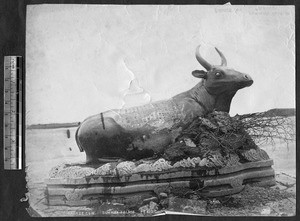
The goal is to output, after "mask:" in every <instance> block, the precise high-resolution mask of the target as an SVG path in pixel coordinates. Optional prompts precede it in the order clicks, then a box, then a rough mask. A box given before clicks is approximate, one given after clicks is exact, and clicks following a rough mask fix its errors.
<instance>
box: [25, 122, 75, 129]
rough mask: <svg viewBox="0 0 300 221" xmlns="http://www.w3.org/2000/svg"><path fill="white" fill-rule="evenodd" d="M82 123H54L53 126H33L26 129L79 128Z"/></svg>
mask: <svg viewBox="0 0 300 221" xmlns="http://www.w3.org/2000/svg"><path fill="white" fill-rule="evenodd" d="M79 125H80V122H73V123H52V124H32V125H29V126H27V127H26V129H57V128H68V127H78V126H79Z"/></svg>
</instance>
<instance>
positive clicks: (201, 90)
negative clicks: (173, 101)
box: [187, 82, 216, 112]
mask: <svg viewBox="0 0 300 221" xmlns="http://www.w3.org/2000/svg"><path fill="white" fill-rule="evenodd" d="M187 92H188V94H189V95H190V97H191V98H192V99H193V100H195V101H196V102H197V103H198V104H200V105H201V106H202V107H203V108H204V109H205V111H206V112H211V111H213V110H214V106H215V103H216V96H214V95H211V94H209V93H208V91H207V90H206V88H205V86H204V85H203V82H200V83H198V84H197V85H196V86H195V87H193V88H192V89H190V90H189V91H187Z"/></svg>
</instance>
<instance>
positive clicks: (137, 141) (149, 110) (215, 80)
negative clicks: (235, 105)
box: [76, 45, 253, 163]
mask: <svg viewBox="0 0 300 221" xmlns="http://www.w3.org/2000/svg"><path fill="white" fill-rule="evenodd" d="M199 48H200V45H199V46H198V47H197V49H196V58H197V60H198V62H199V63H200V64H201V65H202V66H203V67H204V68H205V69H206V70H207V71H203V70H201V71H200V70H195V71H193V72H192V75H193V76H194V77H197V78H201V79H202V81H200V82H199V83H198V84H197V85H196V86H194V87H193V88H192V89H190V90H188V91H186V92H183V93H180V94H178V95H176V96H174V97H172V98H170V99H168V100H162V101H157V102H153V103H150V104H146V105H143V106H138V107H131V108H126V109H116V110H110V111H106V112H103V113H100V114H97V115H93V116H90V117H88V118H87V119H85V120H84V121H83V122H82V123H81V125H80V126H79V127H78V129H77V131H76V142H77V145H78V147H79V149H80V151H81V152H82V151H85V153H86V162H87V163H96V162H99V159H102V160H105V159H111V158H124V159H141V158H144V157H150V156H153V155H154V154H155V153H159V152H162V151H163V150H164V148H166V147H167V146H168V145H170V144H171V143H172V142H174V138H175V137H176V136H177V135H178V131H176V130H173V129H171V128H172V126H173V125H174V124H177V123H180V122H187V121H189V120H191V119H193V118H194V117H197V116H204V115H206V114H207V113H209V112H211V111H213V110H216V111H225V112H229V109H230V104H231V100H232V98H233V96H234V95H235V93H236V92H237V91H238V90H239V89H241V88H244V87H248V86H250V85H252V83H253V80H252V79H251V77H250V76H249V75H247V74H244V73H240V72H238V71H235V70H233V69H230V68H227V67H226V66H227V62H226V58H225V57H224V55H223V54H222V52H221V51H219V50H218V49H217V48H215V49H216V51H217V52H218V54H219V55H220V57H221V60H222V63H221V65H211V64H210V63H208V62H207V61H206V60H204V58H202V57H201V55H200V52H199ZM176 133H177V134H176Z"/></svg>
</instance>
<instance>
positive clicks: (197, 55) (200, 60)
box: [196, 45, 212, 71]
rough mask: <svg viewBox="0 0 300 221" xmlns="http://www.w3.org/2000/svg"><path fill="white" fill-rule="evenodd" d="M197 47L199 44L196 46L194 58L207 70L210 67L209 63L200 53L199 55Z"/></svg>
mask: <svg viewBox="0 0 300 221" xmlns="http://www.w3.org/2000/svg"><path fill="white" fill-rule="evenodd" d="M199 48H200V45H199V46H198V47H197V48H196V58H197V60H198V61H199V63H200V64H201V65H202V66H203V67H204V68H205V69H206V70H207V71H209V70H210V69H211V67H212V66H211V64H210V63H208V62H207V61H205V60H204V59H203V58H202V57H201V55H200V52H199Z"/></svg>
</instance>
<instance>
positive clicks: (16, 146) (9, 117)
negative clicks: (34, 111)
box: [4, 56, 22, 170]
mask: <svg viewBox="0 0 300 221" xmlns="http://www.w3.org/2000/svg"><path fill="white" fill-rule="evenodd" d="M4 169H6V170H11V169H13V170H14V169H22V57H20V56H5V57H4Z"/></svg>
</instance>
